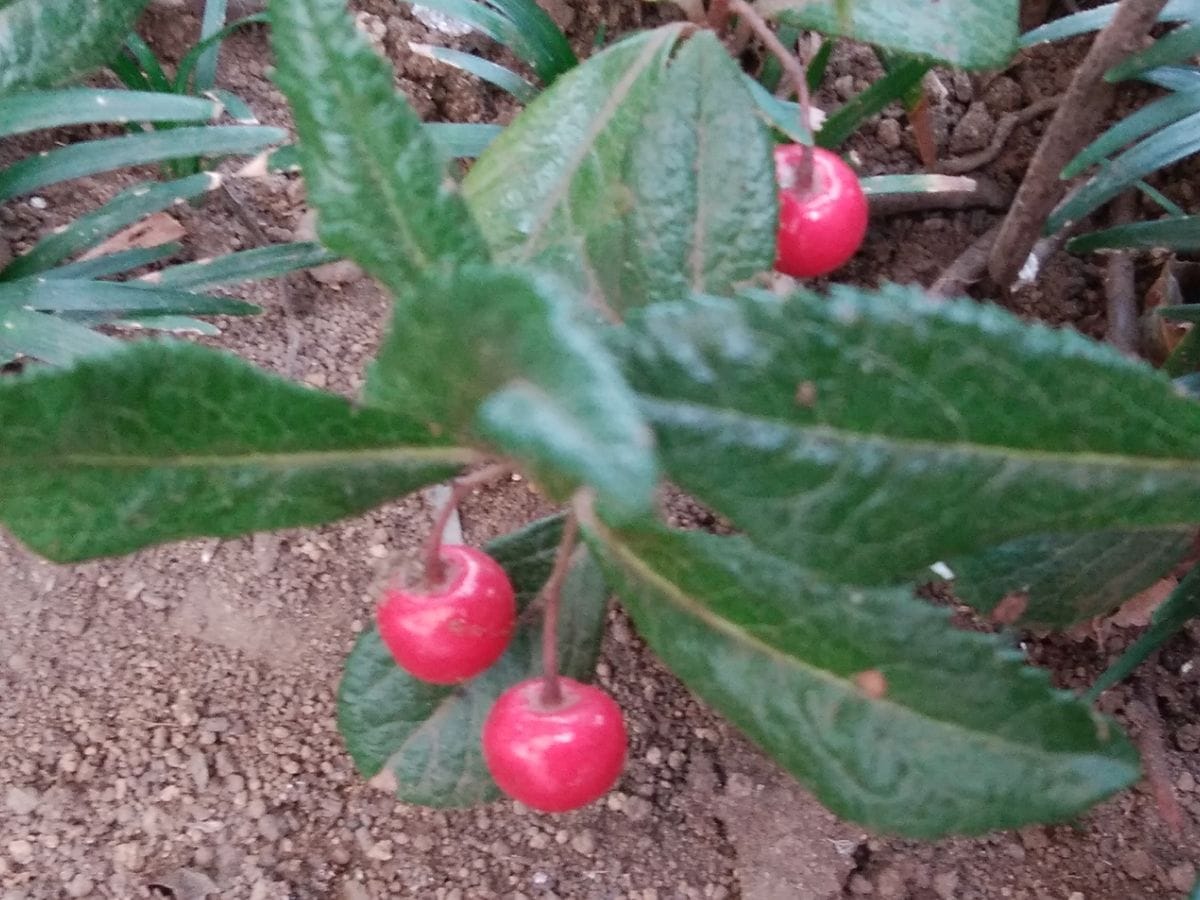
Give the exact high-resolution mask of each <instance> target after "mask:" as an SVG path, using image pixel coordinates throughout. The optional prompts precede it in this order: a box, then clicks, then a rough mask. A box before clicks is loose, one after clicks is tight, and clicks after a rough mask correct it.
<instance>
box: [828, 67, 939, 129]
mask: <svg viewBox="0 0 1200 900" xmlns="http://www.w3.org/2000/svg"><path fill="white" fill-rule="evenodd" d="M931 68H933V65H932V64H931V63H930V62H928V61H927V60H923V59H912V58H908V59H900V60H897V61H896V63H895V66H894V68H893V69H892V70H891V71H889V72H888V74H887V75H885V76H884V77H883V78H880V79H879V80H878V81H876V82H875V83H874V84H872V85H871V86H870V87H869V88H867V89H866V90H865V91H863V92H862V93H861V94H859V95H857V96H856V97H852V98H850V100H848V101H847V102H846V103H845V104H844V105H843V106H842V107H841V108H840V109H838V110H837V111H836V112H835V113H833V114H832V115H831V116H830V117H829V118H828V119H826V120H825V124H824V125H822V126H821V130H820V131H818V132H817V144H819V145H820V146H822V147H827V148H829V149H832V148H834V147H837V146H838V145H839V144H841V143H842V142H843V141H845V140H846V139H847V138H849V137H850V135H852V134H854V132H856V131H858V129H859V128H860V127H862V124H863V122H865V121H866V120H867V119H869V118H870V117H871V116H873V115H875V114H876V113H877V112H880V111H881V110H882V109H883V108H884V107H885V106H887V105H888V104H889V103H891V102H892V101H893V100H903V99H904V98H905V97H906V96H907V95H908V94H909V92H910V91H911V90H912V89H913V87H914V86H916V85H920V83H921V79H922V78H924V77H925V73H926V72H928V71H929V70H930V69H931Z"/></svg>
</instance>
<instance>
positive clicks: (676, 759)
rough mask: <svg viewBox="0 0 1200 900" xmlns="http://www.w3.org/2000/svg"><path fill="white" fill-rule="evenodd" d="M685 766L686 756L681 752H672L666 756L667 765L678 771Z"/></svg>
mask: <svg viewBox="0 0 1200 900" xmlns="http://www.w3.org/2000/svg"><path fill="white" fill-rule="evenodd" d="M686 764H687V754H686V753H684V752H683V751H682V750H672V751H671V752H670V753H668V754H667V765H668V766H670V767H671V768H672V769H674V770H675V771H679V770H680V769H682V768H683V767H684V766H685V765H686Z"/></svg>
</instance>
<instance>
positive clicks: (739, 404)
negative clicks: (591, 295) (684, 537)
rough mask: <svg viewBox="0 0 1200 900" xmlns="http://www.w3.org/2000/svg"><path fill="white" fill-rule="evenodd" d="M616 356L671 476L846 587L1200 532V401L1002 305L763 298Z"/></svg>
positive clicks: (680, 310) (694, 308)
mask: <svg viewBox="0 0 1200 900" xmlns="http://www.w3.org/2000/svg"><path fill="white" fill-rule="evenodd" d="M617 337H622V336H621V335H617ZM623 341H624V343H625V344H626V348H625V355H626V360H627V362H626V365H625V371H626V376H627V377H628V379H629V381H630V383H631V384H632V385H633V387H634V389H635V390H637V391H639V392H640V393H641V394H642V395H643V404H642V406H643V410H644V411H645V413H646V414H647V416H648V418H649V419H650V421H651V424H652V425H654V427H655V431H656V434H657V436H658V441H659V456H660V459H661V461H662V465H663V467H664V469H665V470H666V474H667V476H668V477H669V478H671V479H672V480H674V481H676V482H678V483H679V484H680V485H681V486H682V487H683V488H684V489H686V490H689V491H691V492H692V493H694V494H696V495H697V496H698V497H699V498H700V499H701V500H704V501H705V502H707V503H709V504H711V505H712V506H713V507H715V508H716V509H717V510H718V511H720V512H722V513H724V514H725V515H726V516H728V517H729V518H730V519H731V520H732V521H733V522H734V524H735V525H736V526H737V527H739V528H741V529H743V530H744V531H745V532H746V533H747V534H749V535H750V536H751V537H752V538H753V539H754V540H756V541H757V542H758V543H760V544H762V545H763V546H764V547H765V548H767V549H770V550H772V551H773V552H777V553H779V554H781V555H783V556H785V557H788V558H791V559H793V560H795V561H796V562H798V563H800V564H802V565H804V566H805V567H806V568H809V569H812V570H814V571H816V572H818V573H821V574H823V575H825V576H828V577H832V578H834V579H836V580H846V581H850V582H853V583H859V584H862V583H872V584H880V583H887V582H889V581H894V580H899V579H901V578H904V577H907V576H909V575H910V574H911V573H912V572H914V571H917V570H918V569H919V568H920V567H922V566H926V565H929V564H930V563H932V562H933V561H935V560H939V559H948V558H953V557H955V556H963V555H969V554H971V553H974V552H978V551H982V550H985V549H987V548H989V547H992V546H995V545H997V544H1000V543H1003V542H1005V541H1006V540H1009V539H1012V538H1016V537H1020V536H1022V535H1028V534H1042V533H1051V532H1082V531H1089V530H1096V529H1106V528H1107V529H1120V528H1146V527H1155V526H1168V527H1171V526H1183V525H1190V524H1193V523H1195V522H1197V521H1200V404H1196V403H1195V402H1194V401H1192V400H1190V399H1188V398H1185V397H1182V396H1179V395H1178V394H1177V393H1176V392H1175V390H1174V389H1173V387H1172V385H1171V383H1170V382H1169V381H1168V380H1167V379H1166V378H1165V377H1164V376H1163V375H1162V374H1161V373H1159V372H1156V371H1154V370H1153V369H1151V368H1149V367H1148V366H1145V365H1143V364H1141V363H1138V362H1135V361H1133V360H1130V359H1127V358H1126V357H1124V356H1122V355H1121V354H1120V353H1118V352H1116V351H1115V350H1113V349H1111V348H1110V347H1107V346H1105V345H1102V344H1098V343H1096V342H1093V341H1090V340H1088V339H1086V338H1084V337H1082V336H1080V335H1078V334H1076V333H1074V332H1071V331H1068V330H1052V329H1049V328H1046V327H1044V326H1041V325H1027V324H1025V323H1023V322H1021V321H1020V320H1018V319H1017V318H1016V317H1015V316H1012V315H1011V314H1009V313H1007V312H1005V311H1003V310H1001V309H999V308H998V307H994V306H988V305H981V304H978V303H974V302H968V301H963V302H953V303H938V302H934V301H931V300H929V299H928V298H927V297H925V295H924V293H923V292H922V291H920V290H919V289H913V288H907V287H900V286H895V285H892V286H886V287H884V288H882V289H880V290H878V291H855V290H851V289H849V288H837V289H834V290H833V291H832V292H831V293H830V295H829V296H828V297H824V296H819V295H817V294H814V293H810V292H807V291H802V292H799V293H796V294H794V295H792V296H790V297H788V298H787V299H786V300H781V299H780V298H778V297H775V296H773V295H769V294H765V293H753V294H748V295H746V296H744V297H742V298H740V299H739V300H736V301H729V300H720V299H714V298H701V299H697V300H695V301H692V302H681V303H675V304H659V305H656V306H653V307H647V308H646V309H645V310H643V311H640V312H638V313H636V316H635V317H631V320H630V322H629V325H628V328H627V330H626V332H625V333H624V335H623Z"/></svg>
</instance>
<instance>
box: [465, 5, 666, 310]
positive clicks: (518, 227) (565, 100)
mask: <svg viewBox="0 0 1200 900" xmlns="http://www.w3.org/2000/svg"><path fill="white" fill-rule="evenodd" d="M681 32H682V26H680V25H669V26H664V27H662V28H658V29H656V30H654V31H647V32H642V33H640V34H637V35H634V36H633V37H631V38H627V39H626V40H624V41H622V42H621V43H619V44H616V45H614V46H612V47H610V48H608V49H607V50H604V51H602V52H600V53H598V54H596V55H595V56H593V57H592V58H590V59H589V60H588V61H587V62H586V63H585V64H584V65H582V66H580V67H579V68H577V69H574V70H572V71H571V72H569V73H567V74H566V75H564V76H563V77H562V78H560V79H559V80H558V81H557V82H555V84H554V86H553V87H551V88H549V89H548V90H546V91H544V92H543V93H542V94H541V96H539V97H538V98H537V99H536V100H535V101H534V102H533V103H531V104H530V105H529V106H528V107H527V108H526V109H525V111H524V112H523V113H522V114H521V115H520V116H518V117H517V118H516V120H514V121H513V123H512V124H511V125H509V126H508V127H507V128H506V129H504V131H503V133H502V134H501V135H500V136H499V137H497V138H496V140H495V141H494V142H493V143H492V145H491V146H490V147H488V149H487V151H486V152H485V153H484V154H483V155H482V156H481V157H479V159H478V160H477V161H476V162H475V165H474V166H473V167H472V168H471V171H470V173H468V175H467V177H466V179H465V181H464V182H463V190H464V192H465V195H466V198H467V200H468V202H469V203H470V205H471V210H472V212H474V214H475V217H476V220H477V221H478V222H479V226H480V228H481V229H482V230H483V234H484V236H485V237H486V238H487V241H488V243H489V244H490V245H491V247H492V250H493V251H494V252H495V253H496V254H497V256H498V257H500V258H502V259H504V260H506V261H509V262H518V263H528V262H534V261H536V263H537V264H538V265H541V266H543V267H546V268H548V269H550V270H552V271H554V272H555V273H556V274H558V275H560V276H561V277H563V278H565V279H567V280H568V281H569V282H570V283H571V285H572V286H573V287H574V288H575V289H576V292H577V293H580V294H585V295H586V296H587V297H588V299H589V301H590V302H591V304H592V305H593V307H595V308H597V309H599V310H601V311H604V312H607V313H608V314H609V315H612V314H613V310H612V307H611V306H610V303H609V298H608V297H607V295H606V289H607V288H609V287H611V285H614V284H618V283H619V279H620V277H621V275H622V269H623V266H622V264H621V263H622V259H623V254H621V253H617V254H615V258H614V252H613V251H614V248H617V249H623V248H624V234H625V220H626V216H627V213H628V212H629V208H630V203H631V200H630V192H629V188H628V187H627V186H626V185H625V183H624V176H625V171H626V170H625V161H626V157H627V155H628V153H629V147H630V144H631V143H632V141H633V139H634V137H635V136H636V135H637V134H638V132H639V131H640V130H641V127H642V116H643V113H644V112H645V110H646V109H647V107H648V106H649V103H650V101H651V99H652V97H653V95H654V92H655V90H656V89H657V87H658V85H659V83H660V81H661V79H662V75H663V70H664V68H665V66H666V63H667V58H668V56H669V55H670V53H671V50H672V49H673V47H674V46H675V43H676V41H677V40H678V39H679V36H680V34H681Z"/></svg>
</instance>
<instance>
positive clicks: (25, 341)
mask: <svg viewBox="0 0 1200 900" xmlns="http://www.w3.org/2000/svg"><path fill="white" fill-rule="evenodd" d="M122 346H124V345H123V344H122V343H121V342H120V341H118V340H114V339H113V338H110V337H107V336H105V335H103V334H98V333H96V332H95V331H92V330H91V329H89V328H88V327H87V326H86V325H80V324H78V323H76V322H67V321H64V320H63V319H61V318H59V317H58V316H53V315H48V314H46V313H41V312H36V311H35V310H31V309H20V308H18V309H5V310H3V311H0V362H8V361H9V360H10V359H16V358H17V357H20V356H27V357H29V358H30V359H40V360H41V361H42V362H46V363H50V365H52V366H69V365H71V363H73V362H75V361H76V360H79V359H82V358H84V357H86V356H103V355H105V354H108V353H115V352H116V351H118V350H120V349H121V347H122ZM0 383H2V382H0ZM5 424H6V423H0V436H2V435H3V431H4V425H5ZM2 447H3V439H2V437H0V448H2ZM3 481H4V478H3V475H2V474H0V484H3ZM0 509H2V506H0ZM0 521H3V515H2V514H0Z"/></svg>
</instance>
